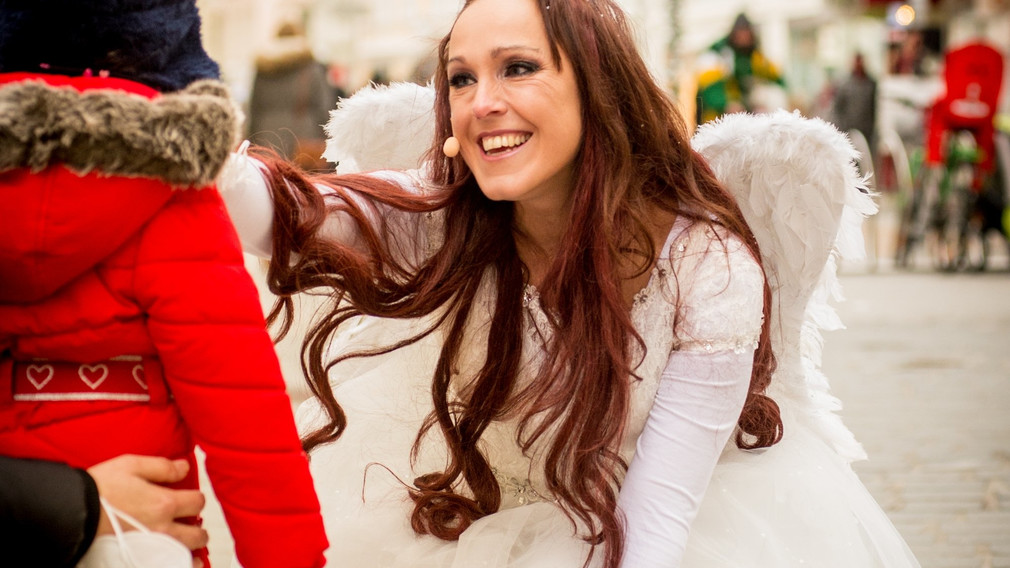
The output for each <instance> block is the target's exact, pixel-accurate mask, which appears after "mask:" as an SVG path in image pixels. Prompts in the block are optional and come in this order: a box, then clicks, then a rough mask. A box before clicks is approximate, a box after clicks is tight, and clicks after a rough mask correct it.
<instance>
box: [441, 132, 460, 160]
mask: <svg viewBox="0 0 1010 568" xmlns="http://www.w3.org/2000/svg"><path fill="white" fill-rule="evenodd" d="M442 153H443V154H445V157H446V158H455V157H456V156H457V155H459V140H457V139H456V137H455V136H450V137H448V138H446V139H445V144H442Z"/></svg>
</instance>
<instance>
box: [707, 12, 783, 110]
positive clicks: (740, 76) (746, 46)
mask: <svg viewBox="0 0 1010 568" xmlns="http://www.w3.org/2000/svg"><path fill="white" fill-rule="evenodd" d="M697 78H698V95H697V99H696V103H697V114H696V118H697V121H698V124H699V125H700V124H703V123H705V122H708V121H710V120H713V119H715V118H718V117H720V116H722V115H724V114H729V113H733V112H757V111H759V110H761V109H760V108H759V107H760V106H761V105H760V103H759V101H758V100H757V97H755V94H756V90H757V89H755V87H758V86H759V85H761V84H770V85H777V86H778V87H781V88H784V87H785V80H784V78H783V77H782V74H781V72H780V71H779V69H778V68H777V67H776V66H775V64H773V63H772V62H771V61H769V60H768V58H767V57H765V55H764V54H763V53H762V52H761V50H760V49H758V40H757V34H756V33H755V31H754V26H753V25H752V24H751V22H750V20H748V19H747V16H746V15H744V14H739V15H738V16H737V17H736V20H735V21H734V22H733V28H732V29H731V30H730V32H729V34H728V35H727V36H726V37H724V38H722V39H720V40H719V41H717V42H715V43H714V44H712V45H711V46H710V47H709V48H708V49H707V50H705V51H704V52H703V53H702V54H701V55H700V56H699V57H698V75H697Z"/></svg>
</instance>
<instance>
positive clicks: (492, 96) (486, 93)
mask: <svg viewBox="0 0 1010 568" xmlns="http://www.w3.org/2000/svg"><path fill="white" fill-rule="evenodd" d="M504 111H505V97H504V93H503V92H502V88H501V83H499V82H498V81H494V80H491V81H481V82H479V83H477V92H476V94H475V96H474V99H473V115H474V116H475V117H477V118H485V117H487V116H491V115H493V114H496V113H502V112H504Z"/></svg>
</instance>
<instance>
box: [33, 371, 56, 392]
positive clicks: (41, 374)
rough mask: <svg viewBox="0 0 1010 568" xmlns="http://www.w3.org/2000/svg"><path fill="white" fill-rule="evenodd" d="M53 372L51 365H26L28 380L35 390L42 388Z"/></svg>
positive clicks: (51, 378)
mask: <svg viewBox="0 0 1010 568" xmlns="http://www.w3.org/2000/svg"><path fill="white" fill-rule="evenodd" d="M54 372H55V371H54V370H53V366H52V365H28V372H27V375H28V380H29V381H30V382H31V383H32V385H33V386H34V387H35V390H42V387H44V386H46V384H48V383H49V381H51V380H53V373H54Z"/></svg>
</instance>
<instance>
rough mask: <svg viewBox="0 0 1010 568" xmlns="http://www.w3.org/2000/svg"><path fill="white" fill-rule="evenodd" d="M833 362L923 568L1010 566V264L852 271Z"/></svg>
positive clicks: (862, 467)
mask: <svg viewBox="0 0 1010 568" xmlns="http://www.w3.org/2000/svg"><path fill="white" fill-rule="evenodd" d="M842 285H843V286H844V290H845V296H846V297H847V301H845V302H843V303H841V304H839V305H838V311H839V314H840V315H841V317H842V321H843V322H845V324H846V325H847V327H848V329H845V330H840V331H833V332H828V333H826V334H825V356H824V363H823V368H824V372H825V374H826V375H827V376H828V378H829V379H830V380H831V384H832V387H833V391H834V393H835V394H836V395H837V396H838V397H839V398H840V399H841V400H842V402H843V404H844V405H845V407H844V410H843V411H842V416H843V418H844V419H845V422H846V424H848V426H849V428H850V429H852V430H853V432H854V433H855V434H856V437H857V438H859V439H860V440H861V441H862V443H863V445H864V447H865V449H866V450H867V453H868V454H869V460H867V461H863V462H858V463H856V464H855V465H854V468H855V469H856V472H857V473H858V474H859V476H860V477H861V478H862V479H863V481H864V482H865V483H866V485H867V487H868V488H869V490H870V492H871V493H873V495H874V496H875V497H876V498H877V500H878V501H879V502H880V504H881V505H882V506H883V507H884V509H885V510H886V511H887V512H888V514H889V516H890V517H891V519H892V520H893V521H894V523H895V525H896V526H897V528H898V529H899V531H900V532H901V533H902V534H903V535H904V537H905V539H906V540H907V541H908V543H909V546H910V547H911V548H912V550H913V551H914V552H915V553H916V555H917V557H918V558H919V561H920V562H921V564H922V566H923V568H1010V274H1008V273H1007V272H1000V273H986V274H938V273H933V272H918V273H900V272H889V271H883V272H879V273H865V274H849V275H845V274H844V271H843V277H842Z"/></svg>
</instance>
